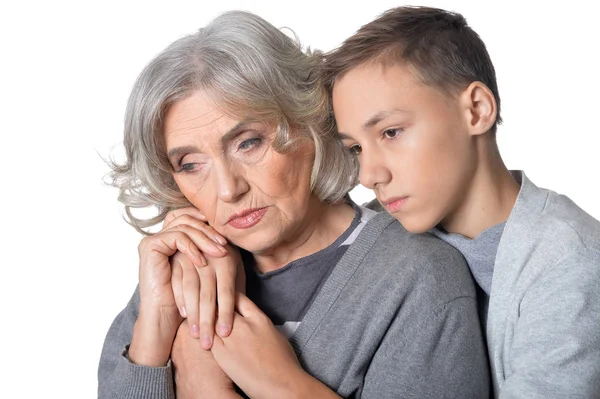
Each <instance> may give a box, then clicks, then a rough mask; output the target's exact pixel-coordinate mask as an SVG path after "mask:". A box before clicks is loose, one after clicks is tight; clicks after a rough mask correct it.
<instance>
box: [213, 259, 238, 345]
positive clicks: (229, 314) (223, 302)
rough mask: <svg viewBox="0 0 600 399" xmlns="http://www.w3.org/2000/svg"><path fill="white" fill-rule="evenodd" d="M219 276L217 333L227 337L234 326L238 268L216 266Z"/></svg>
mask: <svg viewBox="0 0 600 399" xmlns="http://www.w3.org/2000/svg"><path fill="white" fill-rule="evenodd" d="M215 274H216V278H217V303H218V306H217V309H218V318H217V328H216V330H217V333H218V334H219V335H220V336H222V337H226V336H228V335H229V333H230V332H231V328H232V327H233V312H234V308H235V299H236V297H235V286H236V274H237V273H236V269H235V268H230V267H217V268H215Z"/></svg>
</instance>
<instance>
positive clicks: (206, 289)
mask: <svg viewBox="0 0 600 399" xmlns="http://www.w3.org/2000/svg"><path fill="white" fill-rule="evenodd" d="M197 270H198V275H199V276H200V347H201V348H202V349H205V350H208V349H210V348H211V346H212V341H213V336H214V335H215V334H214V333H215V313H216V307H217V287H216V285H217V278H216V275H215V271H214V270H213V269H212V268H210V267H203V268H198V269H197Z"/></svg>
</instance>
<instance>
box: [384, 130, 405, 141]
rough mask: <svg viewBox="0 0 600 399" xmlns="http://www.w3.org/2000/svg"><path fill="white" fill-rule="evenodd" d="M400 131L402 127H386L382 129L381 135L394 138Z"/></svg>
mask: <svg viewBox="0 0 600 399" xmlns="http://www.w3.org/2000/svg"><path fill="white" fill-rule="evenodd" d="M400 133H402V129H387V130H384V131H383V135H384V136H385V138H387V139H395V138H396V137H398V135H400Z"/></svg>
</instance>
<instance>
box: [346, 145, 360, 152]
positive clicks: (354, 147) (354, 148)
mask: <svg viewBox="0 0 600 399" xmlns="http://www.w3.org/2000/svg"><path fill="white" fill-rule="evenodd" d="M348 151H350V154H352V155H360V153H361V152H362V147H361V146H360V145H358V144H354V145H352V146H350V147H348Z"/></svg>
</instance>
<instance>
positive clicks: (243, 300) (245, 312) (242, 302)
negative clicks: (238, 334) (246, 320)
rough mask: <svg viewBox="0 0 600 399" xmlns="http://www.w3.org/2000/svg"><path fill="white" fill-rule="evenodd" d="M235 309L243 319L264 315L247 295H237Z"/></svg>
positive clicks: (239, 293)
mask: <svg viewBox="0 0 600 399" xmlns="http://www.w3.org/2000/svg"><path fill="white" fill-rule="evenodd" d="M235 309H236V310H237V311H238V312H239V313H240V315H242V316H243V317H252V316H253V315H256V314H262V311H261V310H260V309H259V308H258V306H256V305H255V304H254V302H252V301H251V300H250V298H248V297H247V296H246V295H244V294H242V293H241V292H238V293H237V294H236V301H235Z"/></svg>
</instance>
